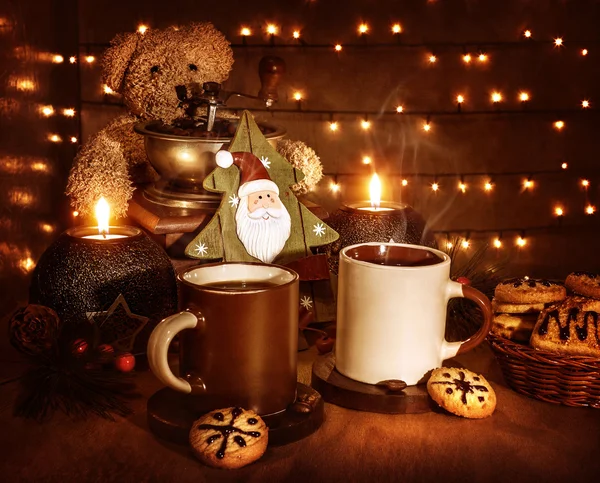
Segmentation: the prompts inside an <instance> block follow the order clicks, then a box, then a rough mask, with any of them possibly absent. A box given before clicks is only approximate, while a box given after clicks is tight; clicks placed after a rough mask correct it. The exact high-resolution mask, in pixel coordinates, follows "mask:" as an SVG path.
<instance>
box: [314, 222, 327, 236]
mask: <svg viewBox="0 0 600 483" xmlns="http://www.w3.org/2000/svg"><path fill="white" fill-rule="evenodd" d="M313 232H314V233H315V235H317V236H323V235H324V234H325V225H324V224H323V223H317V224H316V225H315V226H314V227H313Z"/></svg>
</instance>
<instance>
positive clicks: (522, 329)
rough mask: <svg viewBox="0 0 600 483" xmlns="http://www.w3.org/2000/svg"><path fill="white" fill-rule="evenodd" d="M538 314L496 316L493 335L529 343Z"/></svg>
mask: <svg viewBox="0 0 600 483" xmlns="http://www.w3.org/2000/svg"><path fill="white" fill-rule="evenodd" d="M537 319H538V314H537V313H534V314H527V313H526V314H496V315H495V316H494V322H493V323H492V333H493V334H496V335H499V336H500V337H504V338H505V339H511V340H514V341H516V342H529V338H530V337H531V333H532V332H533V328H534V327H535V324H536V322H537Z"/></svg>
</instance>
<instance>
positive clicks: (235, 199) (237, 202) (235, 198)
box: [229, 195, 240, 208]
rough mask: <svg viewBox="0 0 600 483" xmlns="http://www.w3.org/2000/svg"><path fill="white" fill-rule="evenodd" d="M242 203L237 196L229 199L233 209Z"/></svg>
mask: <svg viewBox="0 0 600 483" xmlns="http://www.w3.org/2000/svg"><path fill="white" fill-rule="evenodd" d="M239 202H240V199H239V198H238V197H237V195H232V196H230V197H229V204H230V205H231V207H232V208H234V207H236V206H237V205H238V204H239Z"/></svg>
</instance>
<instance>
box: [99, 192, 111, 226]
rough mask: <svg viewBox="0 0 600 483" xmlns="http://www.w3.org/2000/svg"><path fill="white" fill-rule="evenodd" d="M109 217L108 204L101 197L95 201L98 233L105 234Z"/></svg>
mask: <svg viewBox="0 0 600 483" xmlns="http://www.w3.org/2000/svg"><path fill="white" fill-rule="evenodd" d="M109 218H110V206H108V202H107V201H106V200H105V199H104V197H101V198H100V199H99V200H98V203H96V220H98V233H100V234H101V235H105V236H106V234H107V233H108V219H109Z"/></svg>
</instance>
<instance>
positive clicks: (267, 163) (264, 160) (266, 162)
mask: <svg viewBox="0 0 600 483" xmlns="http://www.w3.org/2000/svg"><path fill="white" fill-rule="evenodd" d="M260 162H261V163H262V164H263V166H264V167H265V168H267V169H270V168H271V161H269V158H268V157H267V156H261V157H260Z"/></svg>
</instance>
